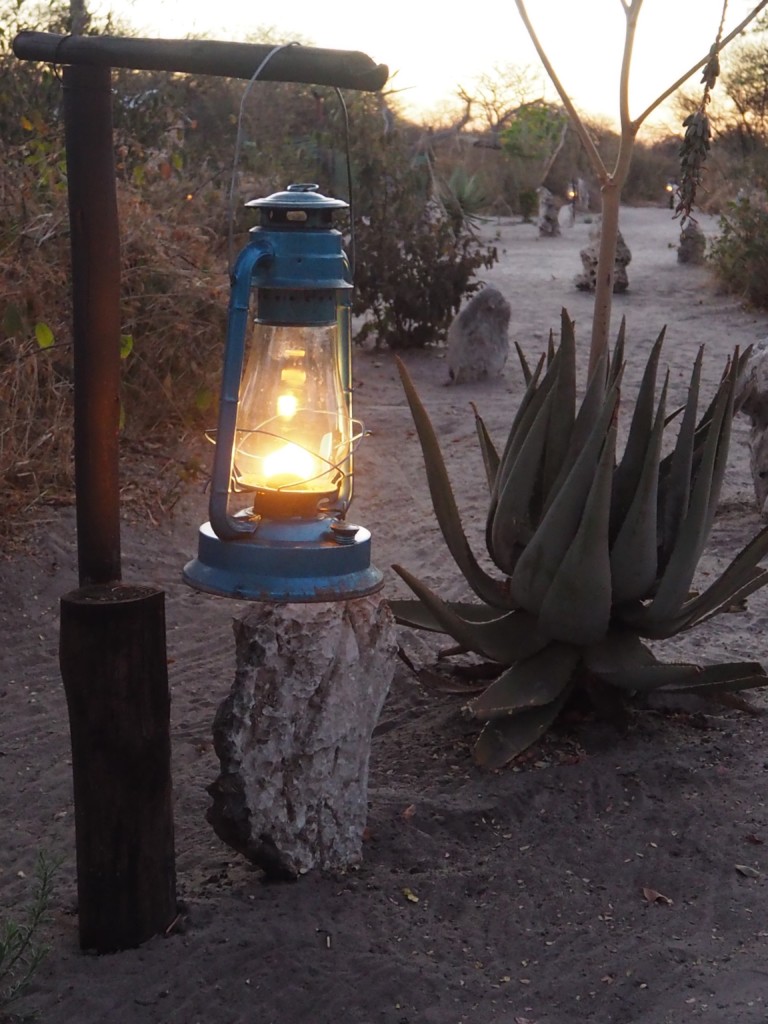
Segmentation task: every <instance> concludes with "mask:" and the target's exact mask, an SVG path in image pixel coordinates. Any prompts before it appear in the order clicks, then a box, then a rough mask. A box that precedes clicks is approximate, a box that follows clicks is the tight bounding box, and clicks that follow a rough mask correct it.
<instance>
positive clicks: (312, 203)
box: [245, 182, 349, 210]
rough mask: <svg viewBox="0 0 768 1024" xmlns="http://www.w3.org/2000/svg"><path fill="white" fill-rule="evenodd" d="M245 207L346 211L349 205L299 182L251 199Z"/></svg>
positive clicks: (309, 184)
mask: <svg viewBox="0 0 768 1024" xmlns="http://www.w3.org/2000/svg"><path fill="white" fill-rule="evenodd" d="M245 205H246V206H251V207H258V208H261V209H282V208H286V207H287V208H289V209H293V210H348V209H349V203H347V202H345V201H344V200H343V199H331V198H330V197H329V196H324V195H323V194H322V193H321V192H320V191H319V186H318V185H315V184H313V183H311V182H300V183H298V184H296V185H289V186H288V188H286V189H285V191H283V192H273V193H272V195H271V196H266V197H264V198H263V199H251V200H250V201H249V202H247V203H246V204H245Z"/></svg>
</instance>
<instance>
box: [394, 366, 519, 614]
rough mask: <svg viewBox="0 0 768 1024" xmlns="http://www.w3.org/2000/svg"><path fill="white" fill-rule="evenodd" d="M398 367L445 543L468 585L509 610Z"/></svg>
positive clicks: (405, 374) (421, 411) (426, 417)
mask: <svg viewBox="0 0 768 1024" xmlns="http://www.w3.org/2000/svg"><path fill="white" fill-rule="evenodd" d="M397 367H398V370H399V372H400V379H401V380H402V382H403V388H404V390H405V394H406V398H407V399H408V404H409V406H410V407H411V415H412V416H413V422H414V424H415V426H416V432H417V434H418V436H419V441H420V442H421V450H422V453H423V455H424V467H425V469H426V473H427V483H428V484H429V492H430V495H431V497H432V505H433V507H434V510H435V517H436V519H437V522H438V525H439V527H440V529H441V531H442V534H443V537H444V538H445V543H446V544H447V545H448V550H449V551H450V553H451V555H453V558H454V561H455V562H456V564H457V565H458V567H459V569H460V570H461V571H462V573H463V574H464V576H465V578H466V580H467V583H469V585H470V587H471V588H472V589H473V590H474V592H475V593H476V594H477V596H478V597H479V598H481V600H483V601H486V602H487V603H488V604H493V605H496V606H498V607H500V608H508V607H510V604H509V602H508V601H507V598H506V592H505V589H504V586H503V584H502V583H501V582H499V581H498V580H495V579H493V577H492V576H489V575H488V573H487V572H485V570H484V569H483V568H482V567H481V566H480V565H479V563H478V561H477V559H476V558H475V556H474V554H473V553H472V549H471V548H470V546H469V542H468V541H467V538H466V536H465V535H464V530H463V528H462V525H461V517H460V516H459V510H458V508H457V507H456V500H455V498H454V496H453V490H452V488H451V482H450V480H449V478H448V472H447V470H446V468H445V462H444V461H443V455H442V452H441V451H440V445H439V443H438V440H437V436H436V435H435V431H434V428H433V426H432V422H431V420H430V418H429V415H428V414H427V411H426V409H425V408H424V406H423V404H422V402H421V399H420V398H419V396H418V394H417V393H416V389H415V388H414V386H413V382H412V381H411V378H410V376H409V375H408V371H407V370H406V368H405V364H404V363H403V362H402V361H401V360H400V359H398V360H397Z"/></svg>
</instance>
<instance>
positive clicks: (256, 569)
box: [184, 185, 382, 601]
mask: <svg viewBox="0 0 768 1024" xmlns="http://www.w3.org/2000/svg"><path fill="white" fill-rule="evenodd" d="M247 205H248V206H250V207H255V208H256V209H258V210H259V211H260V213H261V222H260V224H259V225H258V226H257V227H254V228H252V229H251V232H250V234H251V240H250V242H249V243H248V245H247V246H246V247H245V249H244V250H243V251H242V252H241V253H240V255H239V256H238V258H237V261H236V263H235V268H234V271H233V274H232V284H231V292H230V302H229V322H228V327H227V339H226V349H225V354H224V369H223V377H222V386H221V402H220V406H219V420H218V427H217V431H216V437H215V442H216V450H215V454H214V461H213V476H212V485H211V496H210V504H209V514H210V522H208V523H205V524H203V526H201V527H200V532H199V539H198V555H197V558H196V559H195V560H193V561H191V562H189V563H188V564H187V565H186V566H185V568H184V579H185V581H186V582H187V583H189V584H190V585H191V586H193V587H195V588H197V589H198V590H204V591H207V592H209V593H213V594H221V595H224V596H227V597H235V598H242V599H246V600H254V601H333V600H346V599H349V598H354V597H362V596H364V595H366V594H370V593H373V592H374V591H376V590H378V589H379V587H380V586H381V583H382V575H381V573H380V572H379V571H378V570H377V569H375V568H374V567H373V566H372V565H371V561H370V552H371V535H370V533H369V531H368V530H366V529H364V528H363V527H360V526H353V525H352V524H350V523H348V522H347V521H346V515H347V510H348V508H349V505H350V502H351V500H352V480H353V472H352V461H353V448H354V445H355V442H356V441H357V439H358V438H359V437H360V435H361V433H362V427H361V424H360V423H359V422H357V421H355V420H353V418H352V375H351V355H352V343H351V324H350V295H351V289H352V284H351V280H350V271H349V262H348V260H347V257H346V255H345V253H344V250H343V249H342V245H341V241H342V240H341V234H340V233H339V231H337V230H336V229H335V228H334V227H333V226H332V215H333V213H334V211H335V210H340V209H345V208H347V205H348V204H347V203H345V202H343V201H342V200H339V199H329V198H328V197H326V196H323V195H321V194H320V193H319V192H318V190H317V186H316V185H289V186H288V188H287V189H286V191H284V192H277V193H275V194H274V195H271V196H268V197H267V198H266V199H254V200H252V201H251V202H249V203H248V204H247ZM252 305H253V309H252V308H251V307H252Z"/></svg>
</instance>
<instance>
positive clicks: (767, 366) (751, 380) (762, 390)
mask: <svg viewBox="0 0 768 1024" xmlns="http://www.w3.org/2000/svg"><path fill="white" fill-rule="evenodd" d="M735 397H736V408H737V409H738V411H739V412H741V413H743V414H744V415H745V416H748V417H749V419H750V420H751V422H752V429H751V430H750V432H749V461H750V467H751V470H752V484H753V486H754V488H755V499H756V501H757V505H758V508H759V509H760V510H761V512H763V514H765V513H766V512H768V508H766V503H767V501H768V339H766V340H765V341H761V342H759V343H758V344H757V345H755V347H754V349H753V351H752V355H751V356H750V358H749V361H748V362H747V365H746V366H745V367H744V371H743V373H742V375H741V377H740V379H739V381H738V382H737V384H736V396H735Z"/></svg>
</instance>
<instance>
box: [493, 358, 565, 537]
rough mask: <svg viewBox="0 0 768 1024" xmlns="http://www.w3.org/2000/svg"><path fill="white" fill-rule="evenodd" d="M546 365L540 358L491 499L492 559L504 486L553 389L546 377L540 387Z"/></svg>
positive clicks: (508, 444)
mask: <svg viewBox="0 0 768 1024" xmlns="http://www.w3.org/2000/svg"><path fill="white" fill-rule="evenodd" d="M543 366H544V356H542V357H541V358H540V359H539V362H538V364H537V366H536V369H535V371H534V373H533V375H532V377H531V379H530V381H529V383H528V386H527V388H526V391H525V394H524V395H523V399H522V401H521V403H520V407H519V408H518V410H517V413H516V414H515V417H514V419H513V421H512V427H511V428H510V431H509V434H508V435H507V441H506V444H505V445H504V451H503V452H502V454H501V459H500V461H499V468H498V470H497V472H496V476H495V479H494V487H493V490H492V491H491V500H490V503H489V506H488V516H487V518H486V527H485V531H486V547H487V548H488V550H489V552H490V554H491V557H493V550H492V544H491V526H492V523H493V518H494V514H495V512H496V506H497V505H498V501H499V495H500V494H501V492H502V490H503V489H504V484H505V482H506V479H507V476H508V475H509V471H510V469H511V467H512V465H513V463H514V461H515V458H516V457H517V453H518V451H519V449H520V445H521V444H522V443H523V441H524V440H525V438H526V437H527V435H528V431H529V430H530V426H531V424H532V423H533V422H534V420H535V419H536V417H537V415H538V413H539V411H540V408H541V405H542V403H543V402H544V401H545V400H546V397H547V394H548V393H549V388H550V386H551V380H549V381H548V380H547V378H546V377H545V379H544V381H542V383H541V385H540V384H539V376H540V374H541V371H542V368H543Z"/></svg>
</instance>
